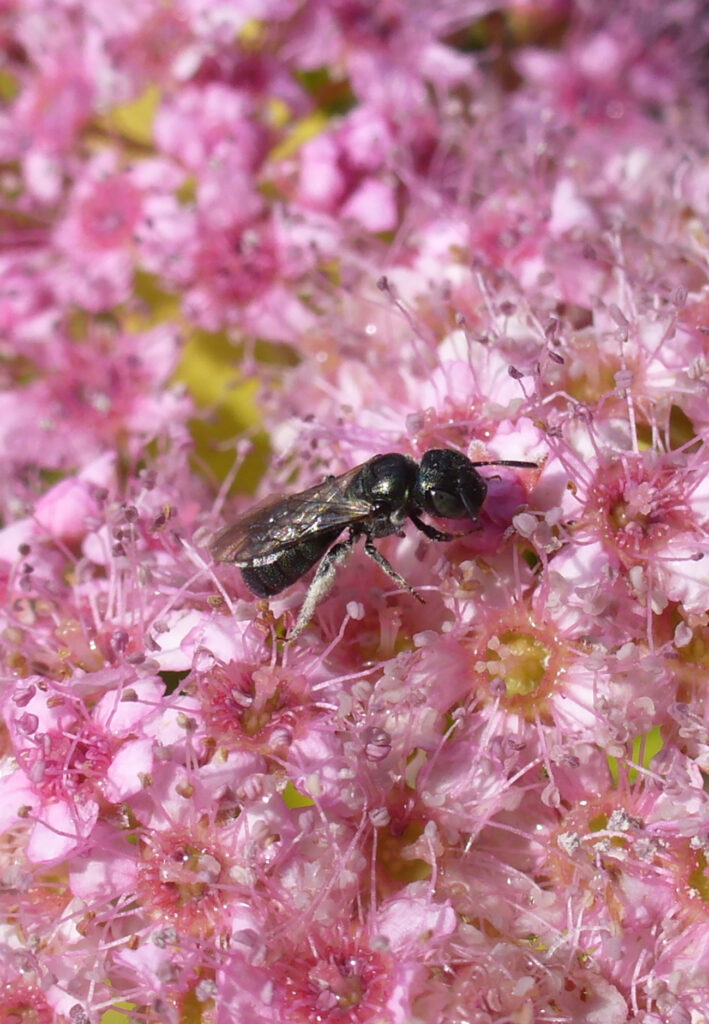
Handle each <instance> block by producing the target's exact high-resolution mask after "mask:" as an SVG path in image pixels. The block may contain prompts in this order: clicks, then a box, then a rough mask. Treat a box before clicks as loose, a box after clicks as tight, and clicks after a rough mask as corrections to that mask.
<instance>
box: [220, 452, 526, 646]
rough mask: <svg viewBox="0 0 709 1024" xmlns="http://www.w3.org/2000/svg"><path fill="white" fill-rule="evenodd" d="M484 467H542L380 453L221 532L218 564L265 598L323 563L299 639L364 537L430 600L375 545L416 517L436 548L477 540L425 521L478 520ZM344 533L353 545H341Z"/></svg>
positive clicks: (297, 629) (377, 556)
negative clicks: (230, 568) (440, 543)
mask: <svg viewBox="0 0 709 1024" xmlns="http://www.w3.org/2000/svg"><path fill="white" fill-rule="evenodd" d="M478 466H514V467H517V468H519V469H532V468H533V469H536V468H537V464H536V463H535V462H518V461H515V460H512V461H510V460H498V461H494V462H471V461H470V459H468V458H467V457H466V456H465V455H462V454H461V453H460V452H457V451H453V450H451V449H448V448H431V449H429V451H427V452H425V453H424V455H423V457H422V458H421V462H420V463H417V462H416V461H415V460H414V459H412V458H410V456H408V455H402V454H400V453H398V452H389V453H387V454H384V455H375V456H374V457H373V458H371V459H368V461H367V462H363V463H361V465H359V466H355V467H354V469H350V470H349V471H348V472H347V473H343V474H342V475H341V476H329V477H326V479H325V480H323V481H322V483H319V484H316V485H315V486H314V487H310V488H308V490H305V491H300V492H299V493H298V494H291V495H285V496H283V495H277V496H275V497H271V498H268V499H267V500H266V501H265V502H263V503H262V504H260V505H257V506H256V507H255V508H253V509H251V510H250V511H248V512H245V513H244V515H242V516H239V518H238V519H237V520H236V521H235V522H234V523H232V524H231V525H230V526H227V527H226V528H225V529H223V530H221V531H220V532H219V533H217V534H216V535H215V536H214V537H213V538H212V540H211V542H210V545H209V547H210V551H211V553H212V556H213V557H214V559H215V560H216V561H218V562H231V563H233V564H234V565H237V566H238V567H239V568H240V569H241V575H242V577H243V580H244V583H245V584H246V586H247V587H248V588H249V590H250V591H251V592H252V593H253V594H256V596H257V597H273V596H274V595H275V594H279V593H280V592H281V591H282V590H285V589H286V587H290V586H291V585H292V584H293V583H295V582H296V581H297V580H299V579H300V578H301V577H302V576H304V575H305V573H307V572H308V570H309V569H311V568H312V567H313V566H314V565H315V564H316V563H317V562H319V563H320V564H319V565H318V568H317V570H316V571H315V575H314V576H313V579H312V582H311V583H310V586H309V588H308V591H307V593H306V595H305V600H304V601H303V604H302V606H301V609H300V612H299V614H298V618H297V620H296V623H295V626H294V628H293V630H292V631H291V633H290V637H289V639H290V640H294V639H295V638H296V637H297V636H299V635H300V633H302V632H303V630H304V629H305V627H306V626H307V625H308V623H309V622H310V620H311V619H312V617H313V614H314V612H315V609H316V607H317V605H318V604H319V603H320V602H321V601H322V600H323V598H324V597H325V596H326V595H327V593H328V591H329V590H330V588H331V587H332V585H333V583H334V581H335V576H336V574H337V567H338V566H339V565H341V564H342V562H344V560H345V559H346V558H347V556H348V555H349V554H350V552H351V550H352V548H353V547H354V545H355V543H356V542H357V541H358V540H359V539H360V538H361V537H363V538H364V551H365V554H367V555H369V557H370V558H371V559H372V560H373V561H374V562H376V563H377V565H378V566H379V567H380V568H381V569H382V570H383V571H384V572H385V573H386V574H387V575H388V576H390V577H391V579H393V580H395V581H396V583H398V584H399V586H401V587H403V588H404V589H405V590H408V591H409V593H411V594H413V595H414V597H416V598H417V600H419V601H422V600H423V599H422V598H421V597H420V596H419V594H417V593H416V591H415V590H414V589H413V587H412V586H411V584H410V583H408V581H407V580H405V579H404V577H403V576H401V575H400V574H399V573H398V572H397V571H396V569H394V567H393V566H392V565H390V564H389V562H388V561H387V559H386V558H385V557H384V555H383V554H382V553H381V551H379V549H378V548H376V547H375V546H374V543H373V542H374V540H375V539H377V538H379V537H388V536H390V535H391V534H397V535H399V536H403V527H404V525H405V523H406V521H407V519H410V520H411V522H412V523H413V524H414V526H415V527H416V528H417V529H418V530H420V531H421V533H423V534H424V535H425V536H426V537H428V539H429V540H435V541H448V540H452V539H453V538H454V537H461V536H463V535H464V533H467V532H470V531H464V533H446V532H444V531H443V530H438V529H436V527H434V526H431V524H430V523H427V522H425V520H423V519H422V518H421V516H422V515H423V514H426V515H429V516H433V517H439V518H443V519H472V520H476V519H477V517H478V513H479V512H480V509H481V508H482V506H483V502H484V501H485V496H486V495H487V484H486V482H485V480H484V479H483V477H482V476H481V475H480V473H478V471H477V468H476V467H478ZM345 530H347V531H348V535H347V537H346V538H345V539H344V540H339V537H340V535H341V534H342V533H343V532H344V531H345Z"/></svg>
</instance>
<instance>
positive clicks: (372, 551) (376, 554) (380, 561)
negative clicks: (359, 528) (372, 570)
mask: <svg viewBox="0 0 709 1024" xmlns="http://www.w3.org/2000/svg"><path fill="white" fill-rule="evenodd" d="M364 550H365V551H366V552H367V554H368V555H369V557H370V558H371V559H373V560H374V561H375V562H376V563H377V565H378V566H379V568H380V569H383V570H384V572H385V573H386V574H387V576H391V578H392V579H393V580H396V582H397V583H398V584H399V586H400V587H403V588H404V589H405V590H408V592H409V593H410V594H413V595H414V597H415V598H416V600H417V601H420V602H421V604H425V601H424V599H423V598H422V597H421V595H420V594H417V593H416V591H415V590H414V588H413V587H412V586H411V584H410V583H409V581H408V580H405V579H404V577H403V576H401V575H400V574H399V573H398V572H397V571H396V569H395V568H394V566H393V565H390V563H389V562H388V561H387V560H386V558H385V557H384V555H383V554H382V553H381V551H379V549H378V548H375V546H374V544H373V543H372V538H371V537H367V539H366V540H365V542H364Z"/></svg>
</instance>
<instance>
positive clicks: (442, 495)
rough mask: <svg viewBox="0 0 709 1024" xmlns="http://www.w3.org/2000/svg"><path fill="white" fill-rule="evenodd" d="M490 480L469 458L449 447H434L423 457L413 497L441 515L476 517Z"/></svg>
mask: <svg viewBox="0 0 709 1024" xmlns="http://www.w3.org/2000/svg"><path fill="white" fill-rule="evenodd" d="M486 494H487V484H486V483H485V481H484V480H483V478H482V477H481V476H480V474H479V473H478V471H477V470H476V469H475V467H474V466H473V464H472V462H471V461H470V459H468V458H466V456H465V455H461V453H460V452H454V451H451V450H449V449H448V448H431V449H430V451H427V452H426V453H425V454H424V456H423V458H422V459H421V466H420V468H419V472H418V476H417V478H416V482H415V484H414V487H413V490H412V492H411V500H412V501H413V503H414V504H415V505H416V506H417V508H420V509H421V510H422V511H424V512H427V513H428V514H429V515H431V516H438V517H439V518H441V519H468V518H469V519H477V517H478V512H479V511H480V509H481V508H482V505H483V502H484V501H485V495H486Z"/></svg>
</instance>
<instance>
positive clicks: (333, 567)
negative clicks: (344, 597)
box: [288, 534, 357, 640]
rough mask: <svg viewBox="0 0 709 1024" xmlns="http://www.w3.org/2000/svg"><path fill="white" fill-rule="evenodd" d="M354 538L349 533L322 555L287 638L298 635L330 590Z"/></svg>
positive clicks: (291, 638) (293, 637)
mask: <svg viewBox="0 0 709 1024" xmlns="http://www.w3.org/2000/svg"><path fill="white" fill-rule="evenodd" d="M356 539H357V538H356V537H355V536H353V535H352V534H351V535H350V536H349V537H348V538H347V540H343V541H342V542H341V543H339V544H335V545H333V547H331V548H330V550H329V551H327V552H326V553H325V554H324V555H323V557H322V560H321V562H320V565H319V566H318V568H317V571H316V573H315V575H314V576H313V579H312V582H311V584H310V586H309V587H308V592H307V594H306V595H305V600H304V601H303V604H302V606H301V609H300V611H299V612H298V618H297V619H296V623H295V626H294V627H293V629H292V630H291V632H290V633H289V634H288V639H289V640H295V639H296V637H298V636H300V634H301V633H302V632H303V630H304V629H305V627H306V626H307V625H308V623H309V622H310V620H311V619H312V617H313V615H314V614H315V609H316V608H317V606H318V605H319V604H320V602H321V601H322V599H323V598H324V597H325V596H326V595H327V593H328V592H329V591H330V589H331V588H332V585H333V583H334V582H335V576H336V575H337V567H338V565H340V564H341V563H342V562H344V561H345V559H346V558H347V556H348V555H349V553H350V551H351V550H352V545H353V544H354V542H355V540H356Z"/></svg>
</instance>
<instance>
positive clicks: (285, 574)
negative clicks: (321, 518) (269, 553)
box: [241, 530, 340, 597]
mask: <svg viewBox="0 0 709 1024" xmlns="http://www.w3.org/2000/svg"><path fill="white" fill-rule="evenodd" d="M339 533H340V530H337V531H336V532H335V533H327V534H323V533H321V534H318V536H317V537H311V538H309V539H308V540H302V541H299V542H298V543H297V544H293V546H292V547H290V548H288V549H287V550H286V551H284V552H283V554H282V555H281V556H280V557H279V558H277V559H276V560H275V561H274V562H269V563H268V565H245V566H242V568H241V576H242V579H243V581H244V583H245V584H246V586H247V587H248V588H249V590H250V591H251V593H252V594H256V596H257V597H273V595H274V594H280V592H281V591H282V590H285V589H286V587H290V585H291V584H292V583H295V582H296V581H297V580H299V579H300V577H301V576H303V575H304V574H305V573H306V572H307V571H308V570H309V569H311V568H312V567H313V566H314V565H315V563H316V562H317V561H319V560H320V559H321V558H322V556H323V555H324V554H325V552H326V551H327V549H328V548H329V547H330V544H332V542H333V541H334V540H335V538H336V537H337V536H338V535H339Z"/></svg>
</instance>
